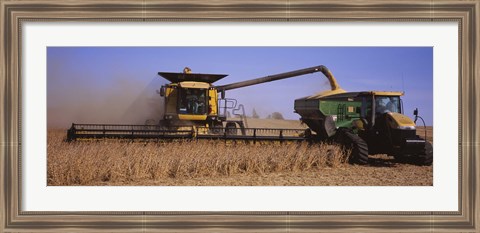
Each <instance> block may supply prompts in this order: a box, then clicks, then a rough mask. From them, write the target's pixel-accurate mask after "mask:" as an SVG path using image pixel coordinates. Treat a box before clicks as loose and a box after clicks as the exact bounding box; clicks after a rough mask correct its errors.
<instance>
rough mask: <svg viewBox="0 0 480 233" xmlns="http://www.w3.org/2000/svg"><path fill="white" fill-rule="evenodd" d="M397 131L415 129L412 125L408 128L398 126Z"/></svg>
mask: <svg viewBox="0 0 480 233" xmlns="http://www.w3.org/2000/svg"><path fill="white" fill-rule="evenodd" d="M397 129H403V130H414V129H415V126H413V125H410V126H402V125H399V126H398V127H397Z"/></svg>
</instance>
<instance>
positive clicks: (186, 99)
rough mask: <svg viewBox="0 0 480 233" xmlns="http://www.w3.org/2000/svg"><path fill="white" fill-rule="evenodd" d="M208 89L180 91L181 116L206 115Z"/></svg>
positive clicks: (185, 89)
mask: <svg viewBox="0 0 480 233" xmlns="http://www.w3.org/2000/svg"><path fill="white" fill-rule="evenodd" d="M206 93H207V90H206V89H196V88H184V89H181V91H180V104H179V109H178V110H179V113H180V114H206V109H207V108H206V103H207V101H206V100H207V98H206Z"/></svg>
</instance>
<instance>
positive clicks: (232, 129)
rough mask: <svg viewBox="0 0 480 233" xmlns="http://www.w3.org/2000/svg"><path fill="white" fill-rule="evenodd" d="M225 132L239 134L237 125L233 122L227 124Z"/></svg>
mask: <svg viewBox="0 0 480 233" xmlns="http://www.w3.org/2000/svg"><path fill="white" fill-rule="evenodd" d="M225 133H226V134H227V135H237V125H235V123H233V122H228V123H227V125H226V126H225Z"/></svg>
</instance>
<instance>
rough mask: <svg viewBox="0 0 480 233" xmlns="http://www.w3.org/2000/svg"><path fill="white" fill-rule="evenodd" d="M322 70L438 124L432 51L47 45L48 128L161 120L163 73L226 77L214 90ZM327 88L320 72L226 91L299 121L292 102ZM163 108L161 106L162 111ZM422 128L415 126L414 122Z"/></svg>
mask: <svg viewBox="0 0 480 233" xmlns="http://www.w3.org/2000/svg"><path fill="white" fill-rule="evenodd" d="M316 65H325V66H327V67H328V68H329V69H330V70H331V71H332V73H333V74H334V76H335V77H336V79H337V81H338V83H339V84H340V86H341V87H342V88H343V89H345V90H346V91H364V90H385V91H405V96H404V97H403V102H404V107H405V114H406V115H407V116H409V117H412V118H413V110H414V109H415V108H419V110H420V111H419V112H420V115H421V116H422V117H423V118H424V119H425V121H426V123H427V125H432V123H433V48H432V47H49V48H47V120H48V127H63V128H65V127H68V126H69V124H71V123H72V122H75V123H141V121H144V120H143V119H145V118H149V119H150V118H156V117H157V115H158V111H157V110H156V109H155V108H156V107H155V106H156V105H157V103H158V101H160V97H159V96H158V95H157V94H156V92H155V90H157V89H159V87H160V85H162V84H165V83H166V81H165V80H164V79H163V78H161V77H160V76H158V75H157V72H159V71H166V72H181V71H182V70H183V68H184V67H185V66H188V67H190V68H191V69H192V71H193V73H218V74H228V75H229V76H227V77H226V78H224V79H222V80H220V81H218V82H217V83H215V84H217V85H222V84H228V83H233V82H238V81H242V80H248V79H252V78H257V77H262V76H266V75H271V74H277V73H282V72H287V71H292V70H296V69H302V68H306V67H311V66H316ZM328 88H329V85H328V81H327V79H326V78H325V77H324V76H323V74H321V73H316V74H309V75H304V76H299V77H296V78H291V79H286V80H280V81H276V82H270V83H265V84H260V85H256V86H250V87H245V88H240V89H236V90H230V91H227V93H226V96H227V97H228V98H235V99H237V100H238V101H239V103H242V104H243V105H244V106H245V108H246V113H247V115H251V113H252V109H253V108H255V110H256V112H257V113H258V114H259V115H260V117H261V118H264V117H266V116H267V115H269V114H271V113H272V112H281V113H282V114H283V116H284V117H285V118H288V119H298V118H299V115H297V114H296V113H294V112H293V104H294V100H295V99H297V98H300V97H304V96H308V95H311V94H315V93H317V92H319V91H323V90H327V89H328ZM157 107H158V106H157ZM417 123H418V122H417Z"/></svg>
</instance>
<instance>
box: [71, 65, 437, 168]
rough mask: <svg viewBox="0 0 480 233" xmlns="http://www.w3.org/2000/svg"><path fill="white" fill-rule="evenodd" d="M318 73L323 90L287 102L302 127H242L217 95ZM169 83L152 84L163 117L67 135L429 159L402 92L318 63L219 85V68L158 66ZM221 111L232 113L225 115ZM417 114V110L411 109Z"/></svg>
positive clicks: (241, 117) (235, 109)
mask: <svg viewBox="0 0 480 233" xmlns="http://www.w3.org/2000/svg"><path fill="white" fill-rule="evenodd" d="M316 72H322V73H323V74H324V75H325V76H326V77H327V79H328V80H329V82H330V90H328V91H325V92H321V93H317V94H315V95H312V96H307V97H304V98H300V99H297V100H295V105H294V109H295V112H296V113H298V114H299V115H300V116H301V119H300V120H301V121H302V122H303V123H305V124H306V125H308V127H309V128H308V129H266V128H248V124H247V120H246V118H245V111H244V108H243V105H241V104H237V101H236V100H235V99H229V98H225V91H227V90H232V89H237V88H242V87H247V86H251V85H258V84H262V83H266V82H271V81H276V80H282V79H287V78H292V77H297V76H301V75H305V74H310V73H316ZM158 74H159V75H160V76H161V77H163V78H165V79H167V80H169V81H170V82H171V83H170V84H167V85H164V86H162V87H161V88H160V90H159V92H158V93H159V94H160V96H162V97H164V98H163V99H164V101H165V102H164V108H165V109H164V112H165V115H164V117H163V119H162V120H160V122H158V124H153V125H150V124H145V125H101V124H72V126H71V128H70V129H69V130H68V132H67V140H68V141H73V140H77V139H87V138H121V139H131V140H133V139H153V140H168V139H171V140H175V139H224V140H227V139H228V140H245V141H303V140H308V141H311V142H315V141H326V140H328V141H335V142H337V143H340V144H342V145H344V146H345V147H347V148H349V149H350V150H351V155H350V159H351V162H353V163H358V164H367V163H368V155H369V154H380V153H382V154H388V155H392V156H394V157H395V158H396V159H398V160H400V161H411V162H415V163H417V164H422V165H429V164H431V163H432V161H433V151H432V145H431V144H430V142H428V141H426V140H425V139H423V138H421V137H419V136H417V134H416V125H415V122H414V121H413V120H411V119H410V118H409V117H407V116H405V115H403V105H402V102H401V99H400V96H402V95H403V93H402V92H385V91H361V92H346V91H345V90H343V89H341V88H340V86H339V85H338V83H337V81H336V79H335V77H334V76H333V75H332V73H331V72H330V71H329V70H328V69H327V68H326V67H325V66H322V65H321V66H315V67H310V68H306V69H300V70H295V71H291V72H286V73H281V74H276V75H271V76H266V77H261V78H257V79H252V80H247V81H242V82H237V83H231V84H227V85H222V86H215V85H213V83H214V82H216V81H218V80H220V79H222V78H224V77H226V76H227V75H224V74H194V73H191V72H190V69H189V68H188V67H187V68H185V69H184V72H183V73H169V72H159V73H158ZM228 113H231V115H234V116H236V117H235V118H229V117H228V115H229V114H228ZM414 114H415V116H416V117H418V115H417V114H418V111H417V110H416V111H415V113H414Z"/></svg>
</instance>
